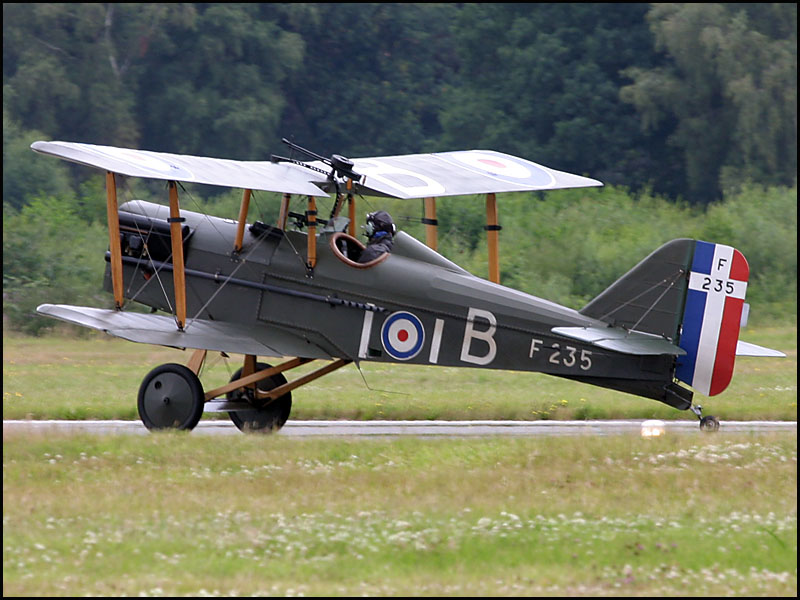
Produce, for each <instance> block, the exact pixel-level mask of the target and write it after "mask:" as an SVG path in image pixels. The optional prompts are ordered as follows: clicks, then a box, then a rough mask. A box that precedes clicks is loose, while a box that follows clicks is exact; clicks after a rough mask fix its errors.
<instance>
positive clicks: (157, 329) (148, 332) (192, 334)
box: [36, 304, 333, 359]
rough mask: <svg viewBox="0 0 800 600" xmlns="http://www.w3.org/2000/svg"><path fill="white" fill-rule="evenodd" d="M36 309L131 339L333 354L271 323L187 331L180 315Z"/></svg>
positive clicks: (195, 324) (202, 324)
mask: <svg viewBox="0 0 800 600" xmlns="http://www.w3.org/2000/svg"><path fill="white" fill-rule="evenodd" d="M36 312H38V313H39V314H43V315H48V316H50V317H54V318H56V319H61V320H62V321H66V322H68V323H74V324H76V325H81V326H83V327H89V328H91V329H98V330H100V331H105V332H106V333H108V334H109V335H112V336H114V337H119V338H123V339H126V340H130V341H131V342H141V343H144V344H155V345H159V346H169V347H172V348H199V349H202V350H215V351H219V352H230V353H233V354H253V355H256V356H277V357H281V356H298V357H303V358H323V359H330V358H333V357H332V356H331V354H330V353H329V352H327V351H326V350H325V349H323V348H321V347H320V346H319V345H317V344H314V343H313V342H311V341H310V340H307V339H305V338H302V337H300V336H298V335H295V334H292V333H289V332H287V331H285V330H283V329H279V328H277V327H271V326H269V325H265V324H248V325H247V326H243V325H237V324H234V323H230V322H218V321H209V320H204V319H194V320H190V321H189V322H188V323H187V325H186V328H185V330H184V331H179V330H178V329H177V328H176V327H175V320H174V319H173V318H172V317H168V316H164V315H152V314H141V313H133V312H122V311H118V310H110V309H103V308H91V307H88V306H69V305H66V304H42V305H41V306H39V307H38V308H37V309H36Z"/></svg>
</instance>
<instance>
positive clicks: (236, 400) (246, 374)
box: [138, 349, 351, 433]
mask: <svg viewBox="0 0 800 600" xmlns="http://www.w3.org/2000/svg"><path fill="white" fill-rule="evenodd" d="M207 352H208V351H207V350H202V349H201V350H197V351H195V353H194V354H193V355H192V357H191V359H190V360H189V363H188V365H187V366H183V365H178V364H173V363H168V364H165V365H161V366H159V367H156V368H155V369H153V370H152V371H150V373H148V374H147V376H146V377H145V378H144V380H143V381H142V385H141V387H140V388H139V401H138V408H139V417H141V419H142V423H144V426H145V427H147V428H148V429H150V430H157V429H194V427H195V426H196V425H197V423H198V421H200V417H201V416H202V414H203V412H204V411H207V412H227V413H229V414H230V417H231V421H233V423H234V424H235V425H236V427H238V428H239V430H240V431H243V432H246V433H249V432H260V433H271V432H273V431H277V430H278V429H280V428H281V427H283V425H284V424H285V423H286V420H287V419H288V418H289V413H290V412H291V410H292V393H291V392H292V390H294V389H296V388H298V387H300V386H301V385H305V384H307V383H309V382H311V381H314V380H316V379H318V378H320V377H322V376H323V375H327V374H328V373H330V372H332V371H335V370H336V369H340V368H342V367H344V366H345V365H348V364H350V362H351V361H350V360H347V359H343V358H339V359H335V360H334V361H332V362H330V363H328V364H327V365H326V366H323V367H320V368H319V369H317V370H315V371H312V372H310V373H306V374H305V375H303V376H301V377H298V378H297V379H295V380H294V381H292V382H291V383H288V382H287V381H286V378H285V377H284V376H283V374H282V373H283V372H285V371H289V370H290V369H295V368H297V367H299V366H301V365H304V364H306V363H309V362H312V361H313V360H314V359H311V358H292V359H290V360H287V361H286V362H284V363H282V364H280V365H277V366H275V367H271V366H270V365H267V364H265V363H257V362H256V357H255V356H253V355H251V354H248V355H246V356H245V360H244V366H243V367H242V368H241V369H239V370H238V371H236V373H234V374H233V377H232V378H231V380H230V382H229V383H227V384H225V385H223V386H220V387H218V388H216V389H213V390H210V391H208V392H205V393H204V392H203V385H202V384H201V383H200V379H199V378H198V376H197V374H198V373H199V372H200V370H201V369H202V367H203V364H204V362H205V359H206V354H207ZM225 356H227V355H225Z"/></svg>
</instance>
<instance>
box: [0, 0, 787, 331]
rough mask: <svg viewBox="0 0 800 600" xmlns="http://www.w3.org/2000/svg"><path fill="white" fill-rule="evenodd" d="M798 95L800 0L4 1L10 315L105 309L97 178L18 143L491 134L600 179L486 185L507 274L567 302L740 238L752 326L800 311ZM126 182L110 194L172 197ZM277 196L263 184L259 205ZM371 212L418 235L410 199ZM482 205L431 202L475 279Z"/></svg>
mask: <svg viewBox="0 0 800 600" xmlns="http://www.w3.org/2000/svg"><path fill="white" fill-rule="evenodd" d="M796 100H797V6H796V4H657V5H648V4H577V3H576V4H572V3H548V4H519V3H515V4H436V3H428V4H383V3H380V4H377V3H376V4H328V3H326V4H313V3H312V4H294V3H280V4H258V3H254V4H235V3H234V4H230V3H229V4H216V3H209V4H173V3H163V4H146V3H145V4H70V3H65V4H35V3H31V4H4V5H3V316H4V324H9V325H10V326H11V327H12V328H14V329H20V330H23V331H27V332H30V333H37V332H40V331H43V330H45V329H47V328H50V327H52V326H53V324H54V322H53V320H52V319H46V318H43V317H34V316H33V315H35V307H36V306H37V305H38V304H40V303H43V302H54V303H76V304H87V305H93V306H110V300H109V296H108V294H105V293H104V292H103V291H102V279H103V270H104V268H105V263H104V260H103V255H104V252H105V249H106V248H107V244H108V241H107V240H108V238H107V233H106V230H105V192H104V178H103V174H102V173H100V172H98V171H96V170H93V169H88V168H84V167H77V166H75V165H71V164H70V163H65V162H63V161H59V160H56V159H54V158H50V157H43V156H39V155H37V154H35V153H33V152H32V151H31V150H30V144H31V142H32V141H34V140H38V139H45V140H47V139H56V140H66V141H79V142H87V143H94V144H108V145H115V146H124V147H134V148H142V149H147V150H155V151H163V152H173V153H186V154H196V155H202V156H217V157H223V158H235V159H243V160H268V158H269V156H270V155H271V154H273V153H277V154H285V152H286V148H285V147H283V145H282V144H281V143H280V139H281V137H287V138H290V139H292V140H293V141H294V142H297V143H299V144H300V145H302V146H305V147H308V148H310V149H312V150H314V151H315V152H317V153H319V154H322V155H326V156H329V155H331V154H334V153H337V154H343V155H345V156H351V157H354V158H355V157H363V156H370V155H392V154H405V153H416V152H435V151H447V150H457V149H472V148H483V149H492V150H498V151H501V152H507V153H509V154H513V155H516V156H521V157H524V158H527V159H529V160H532V161H534V162H540V163H542V164H544V165H547V166H549V167H553V168H556V169H560V170H564V171H568V172H573V173H577V174H582V175H587V176H590V177H593V178H596V179H599V180H601V181H603V182H604V183H605V184H606V187H604V188H601V189H592V190H589V191H586V190H564V191H561V192H548V193H547V194H517V195H514V194H512V195H503V196H502V197H501V198H499V199H498V202H499V204H500V210H501V224H502V226H503V231H502V232H501V254H500V260H501V283H503V284H505V285H509V286H511V287H514V288H516V289H520V290H522V291H525V292H528V293H531V294H534V295H536V296H541V297H545V298H548V299H550V300H553V301H556V302H560V303H562V304H565V305H568V306H571V307H574V308H580V307H581V306H583V305H584V304H585V303H586V302H587V301H588V300H589V299H591V298H592V297H594V296H595V295H596V294H598V293H600V292H601V291H602V290H603V289H604V288H605V287H606V286H607V285H609V284H610V283H611V282H612V281H613V280H614V279H615V278H616V277H618V276H619V275H621V274H622V273H623V272H625V271H626V270H627V269H629V268H630V267H632V266H633V265H634V264H635V263H636V262H638V261H639V260H641V259H642V258H643V257H644V256H646V255H647V254H648V253H649V252H651V251H652V250H654V249H655V248H656V247H657V246H658V245H659V244H660V243H663V242H665V241H667V240H669V239H672V238H675V237H693V238H697V239H707V240H710V241H715V242H720V243H725V244H730V245H733V246H736V247H737V248H739V249H740V250H741V251H742V252H743V253H744V254H745V256H746V257H747V258H748V260H749V261H750V266H751V272H752V274H753V275H752V278H751V284H750V287H749V288H748V299H749V301H750V302H752V303H753V306H754V312H753V314H754V318H755V319H756V320H758V319H765V318H767V319H778V320H786V319H795V318H796V313H797V275H796V273H797V186H796V177H797V109H796ZM121 179H123V180H124V184H123V185H124V186H127V187H126V191H125V192H124V194H123V197H124V199H130V198H132V197H136V198H141V199H144V200H152V201H160V202H163V201H164V198H165V196H164V190H163V189H159V188H158V186H157V184H153V183H152V182H149V181H147V180H137V179H127V178H121ZM240 198H241V192H240V191H226V190H223V189H222V188H212V187H204V188H201V189H200V190H195V191H193V192H192V195H189V197H188V201H187V202H186V203H184V205H183V207H184V208H186V209H188V210H195V211H198V212H204V211H207V212H211V213H212V214H217V215H219V216H227V217H231V218H235V217H236V216H237V207H238V203H239V201H240ZM368 200H369V199H368ZM121 201H122V199H121ZM278 204H279V196H278V195H272V196H270V195H266V196H265V195H258V202H256V205H257V207H256V208H254V210H253V213H252V214H253V217H252V218H259V219H261V220H263V221H265V222H272V221H274V220H275V218H276V217H277V206H278ZM384 207H385V208H387V209H389V210H390V212H391V213H392V214H393V215H394V216H395V218H396V220H397V221H398V224H399V226H400V227H401V228H402V229H404V230H406V231H407V232H409V233H410V234H412V235H415V236H416V237H417V238H418V239H423V240H424V231H423V228H422V225H421V223H420V217H421V216H422V210H421V206H418V205H417V204H416V203H414V202H410V203H409V202H400V201H398V202H391V201H390V202H388V204H387V205H386V206H383V205H382V206H381V208H384ZM321 210H329V207H328V208H326V207H324V206H323V207H322V208H321ZM484 210H485V208H484V206H483V204H482V202H479V201H472V200H470V199H468V198H467V199H462V198H444V199H441V200H440V202H439V204H438V213H437V218H438V220H439V224H440V237H439V239H440V248H439V249H440V252H441V253H442V254H443V255H445V256H447V257H448V258H450V259H451V260H453V261H454V262H456V263H457V264H459V265H461V266H463V267H464V268H466V269H468V270H470V271H471V272H473V273H475V274H476V275H479V276H484V277H485V276H486V272H485V269H486V266H485V265H486V245H485V232H484V230H483V225H484V224H485V213H484ZM273 213H274V214H273Z"/></svg>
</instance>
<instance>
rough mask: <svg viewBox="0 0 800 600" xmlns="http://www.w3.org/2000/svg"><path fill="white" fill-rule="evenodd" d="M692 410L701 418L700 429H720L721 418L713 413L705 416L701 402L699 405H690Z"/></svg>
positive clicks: (709, 430) (712, 430)
mask: <svg viewBox="0 0 800 600" xmlns="http://www.w3.org/2000/svg"><path fill="white" fill-rule="evenodd" d="M689 410H691V411H692V412H693V413H694V414H695V415H697V418H698V419H700V429H701V430H702V431H708V432H714V431H717V430H718V429H719V419H717V417H715V416H713V415H708V416H705V417H704V416H703V407H702V406H700V405H699V404H698V405H697V406H694V405H692V406H690V407H689Z"/></svg>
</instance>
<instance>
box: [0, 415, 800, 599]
mask: <svg viewBox="0 0 800 600" xmlns="http://www.w3.org/2000/svg"><path fill="white" fill-rule="evenodd" d="M3 592H4V595H9V596H17V595H24V596H74V595H75V596H82V595H109V596H173V595H189V596H211V595H213V596H219V595H224V596H227V595H253V594H255V595H324V596H329V595H332V596H356V595H372V596H374V595H382V596H532V595H545V596H587V595H591V596H603V595H607V596H726V595H733V596H791V597H794V596H796V592H797V436H796V434H791V435H790V434H777V435H758V436H755V435H743V434H742V435H740V434H725V435H721V434H719V435H708V434H701V433H700V432H699V431H698V434H697V435H696V436H686V435H680V436H668V437H665V438H660V439H642V438H640V437H638V436H629V435H621V436H611V437H605V438H549V437H548V438H512V439H500V438H485V439H461V440H452V439H447V440H444V439H442V440H429V439H426V440H421V439H413V438H403V439H383V440H375V439H371V440H368V441H355V440H334V439H328V440H320V439H316V440H298V439H289V438H281V437H280V436H277V437H276V436H266V437H264V436H233V437H229V436H222V437H217V438H210V437H208V436H192V435H191V434H185V433H183V432H171V433H164V434H153V435H149V436H89V435H73V436H66V435H64V436H62V435H57V434H55V435H54V434H47V435H44V434H42V435H38V434H37V435H33V436H30V435H28V436H22V435H18V434H8V435H4V439H3Z"/></svg>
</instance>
